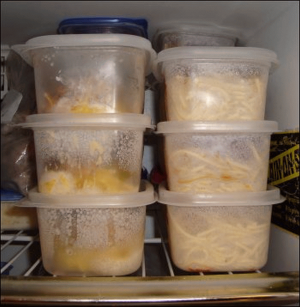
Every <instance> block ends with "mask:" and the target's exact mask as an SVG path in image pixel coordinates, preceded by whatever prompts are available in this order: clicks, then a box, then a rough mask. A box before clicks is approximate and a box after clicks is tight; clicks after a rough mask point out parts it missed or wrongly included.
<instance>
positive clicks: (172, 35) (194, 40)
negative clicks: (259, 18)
mask: <svg viewBox="0 0 300 307" xmlns="http://www.w3.org/2000/svg"><path fill="white" fill-rule="evenodd" d="M237 40H238V32H237V31H236V30H233V29H230V28H224V27H219V26H212V25H193V24H169V25H167V26H163V27H161V28H159V29H158V30H157V31H156V33H155V34H154V36H153V39H152V43H153V47H154V49H155V50H156V51H157V52H160V51H162V50H165V49H169V48H174V47H182V46H231V47H233V46H235V44H236V43H237Z"/></svg>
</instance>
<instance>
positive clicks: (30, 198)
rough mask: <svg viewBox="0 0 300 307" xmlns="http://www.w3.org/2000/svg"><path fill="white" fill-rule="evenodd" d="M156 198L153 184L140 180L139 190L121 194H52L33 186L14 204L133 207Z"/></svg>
mask: <svg viewBox="0 0 300 307" xmlns="http://www.w3.org/2000/svg"><path fill="white" fill-rule="evenodd" d="M156 200H157V194H156V193H155V191H154V187H153V185H152V184H151V183H150V182H149V181H147V180H141V184H140V190H139V192H137V193H122V194H101V195H99V194H97V195H77V194H76V195H53V194H44V193H39V192H38V191H37V188H36V187H35V188H34V189H32V190H30V191H29V192H28V195H27V197H26V198H24V199H22V200H20V201H19V202H18V203H17V204H16V206H20V207H36V208H55V209H69V208H82V209H87V208H133V207H141V206H147V205H150V204H153V203H155V202H156Z"/></svg>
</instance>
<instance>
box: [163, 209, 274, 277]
mask: <svg viewBox="0 0 300 307" xmlns="http://www.w3.org/2000/svg"><path fill="white" fill-rule="evenodd" d="M270 208H271V206H259V207H248V208H243V207H213V208H209V207H204V208H191V207H189V208H186V207H183V208H179V207H177V208H176V207H175V208H174V207H171V206H168V223H169V225H168V229H169V240H170V247H171V255H172V259H173V261H174V263H175V264H176V266H178V267H179V268H181V269H183V270H185V271H195V272H200V271H251V270H256V269H259V268H261V267H262V266H263V265H264V264H265V262H266V260H267V252H268V244H269V229H270V212H271V209H270ZM187 211H190V212H189V214H187V213H186V212H187ZM239 213H241V214H239ZM256 216H257V217H256Z"/></svg>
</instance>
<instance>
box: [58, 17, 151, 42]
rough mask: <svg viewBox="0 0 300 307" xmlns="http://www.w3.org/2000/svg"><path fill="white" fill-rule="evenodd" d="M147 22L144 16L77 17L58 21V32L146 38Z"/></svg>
mask: <svg viewBox="0 0 300 307" xmlns="http://www.w3.org/2000/svg"><path fill="white" fill-rule="evenodd" d="M147 30H148V22H147V20H146V19H144V18H124V17H77V18H67V19H64V20H62V21H61V22H60V23H59V26H58V29H57V33H58V34H83V33H117V34H132V35H137V36H141V37H144V38H148V32H147Z"/></svg>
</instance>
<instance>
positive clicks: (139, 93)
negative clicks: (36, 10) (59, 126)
mask: <svg viewBox="0 0 300 307" xmlns="http://www.w3.org/2000/svg"><path fill="white" fill-rule="evenodd" d="M12 49H13V50H14V51H16V52H18V53H19V54H20V55H21V56H22V57H23V58H24V60H25V61H27V63H28V64H30V65H32V66H33V67H34V74H35V87H36V100H37V111H38V113H138V114H141V113H142V112H143V106H144V92H145V76H146V75H148V74H150V72H151V63H152V61H153V59H154V58H155V56H156V53H155V51H154V50H153V49H152V47H151V43H150V41H149V40H148V39H146V38H143V37H139V36H135V35H129V34H65V35H48V36H41V37H36V38H33V39H30V40H29V41H27V43H26V44H23V45H14V46H12Z"/></svg>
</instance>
